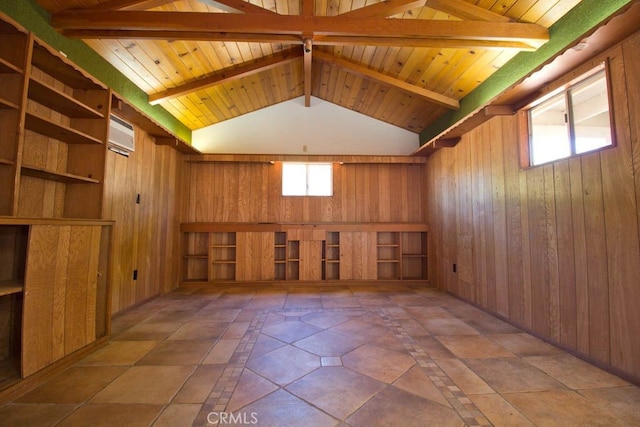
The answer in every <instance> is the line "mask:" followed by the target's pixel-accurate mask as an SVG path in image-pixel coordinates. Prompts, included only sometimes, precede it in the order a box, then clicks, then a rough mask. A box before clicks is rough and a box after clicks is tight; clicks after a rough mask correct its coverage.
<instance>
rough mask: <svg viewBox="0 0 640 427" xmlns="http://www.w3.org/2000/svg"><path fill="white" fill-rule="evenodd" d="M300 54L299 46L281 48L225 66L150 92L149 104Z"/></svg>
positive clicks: (236, 77)
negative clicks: (186, 81) (236, 64)
mask: <svg viewBox="0 0 640 427" xmlns="http://www.w3.org/2000/svg"><path fill="white" fill-rule="evenodd" d="M301 56H302V49H300V48H299V47H297V48H292V49H288V50H283V51H282V52H278V53H275V54H273V55H269V56H265V57H263V58H260V59H257V60H255V61H252V62H248V63H245V64H242V65H239V66H235V67H229V68H225V69H223V70H220V71H218V72H217V73H215V74H213V75H210V76H208V77H204V78H202V79H198V80H194V81H191V82H189V83H185V84H183V85H180V86H176V87H174V88H171V89H168V90H165V91H163V92H158V93H155V94H151V95H149V103H150V104H151V105H156V104H160V103H162V102H164V101H167V100H169V99H173V98H177V97H179V96H183V95H187V94H189V93H193V92H196V91H198V90H202V89H206V88H209V87H212V86H216V85H220V84H223V83H228V82H231V81H234V80H238V79H241V78H243V77H247V76H250V75H253V74H256V73H259V72H261V71H266V70H269V69H271V68H274V67H277V66H280V65H283V64H286V63H289V62H291V61H293V60H295V59H297V58H299V57H301Z"/></svg>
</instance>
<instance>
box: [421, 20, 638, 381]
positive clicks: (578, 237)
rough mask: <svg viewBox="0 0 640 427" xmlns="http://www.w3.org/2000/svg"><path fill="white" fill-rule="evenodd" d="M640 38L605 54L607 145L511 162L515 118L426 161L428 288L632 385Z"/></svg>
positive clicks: (515, 152) (491, 124)
mask: <svg viewBox="0 0 640 427" xmlns="http://www.w3.org/2000/svg"><path fill="white" fill-rule="evenodd" d="M638 49H640V33H638V34H636V35H635V36H634V37H632V38H631V39H628V40H626V41H624V42H623V43H621V44H619V45H618V46H616V47H614V48H613V49H611V50H609V51H608V52H606V53H604V54H603V55H602V56H601V57H600V58H597V59H596V60H594V61H593V64H595V63H596V62H597V61H599V60H602V59H603V58H605V57H606V58H608V60H609V61H610V71H611V77H612V78H611V88H612V90H613V96H612V99H613V111H614V116H615V123H614V127H615V134H616V142H617V146H615V147H613V148H609V149H605V150H602V151H599V152H595V153H591V154H586V155H582V156H580V157H576V158H572V159H569V160H560V161H556V162H553V163H550V164H547V165H543V166H539V167H533V168H529V169H521V168H520V167H519V158H518V156H519V122H518V117H517V116H505V117H495V118H493V119H491V120H490V121H488V122H486V123H484V124H483V125H481V126H479V127H478V128H476V129H474V130H472V131H470V132H468V133H467V134H465V135H464V136H463V137H462V139H461V141H460V143H459V144H458V145H457V146H456V147H454V148H447V149H442V150H439V151H438V152H436V153H435V154H433V155H432V156H431V157H429V159H428V161H427V171H428V173H427V178H426V182H427V183H426V187H427V189H426V193H427V194H429V201H428V203H427V204H426V205H425V206H426V207H427V209H428V217H429V221H428V223H429V227H430V230H431V232H430V239H431V241H430V249H429V250H430V254H431V257H430V268H431V278H432V281H433V282H434V283H435V284H437V285H438V286H439V287H440V288H442V289H445V290H447V291H449V292H451V293H453V294H455V295H459V296H460V297H462V298H465V299H467V300H469V301H471V302H473V303H475V304H477V305H479V306H481V307H483V308H484V309H486V310H487V311H489V312H493V313H496V314H498V315H500V316H503V317H505V318H507V319H509V320H510V321H512V322H513V323H515V324H517V325H520V326H522V327H523V328H525V329H528V330H530V331H533V332H534V333H536V334H538V335H540V336H542V337H545V338H546V339H548V340H551V341H553V342H556V343H559V344H561V345H562V346H564V347H566V348H568V349H570V350H573V351H576V352H578V353H580V354H582V355H583V356H585V357H588V358H590V359H591V360H594V361H597V362H600V363H602V364H605V365H609V366H610V367H611V368H613V369H614V370H617V371H618V372H619V373H624V374H626V375H629V376H630V377H633V378H635V379H636V380H638V379H640V341H639V340H638V339H637V337H638V335H639V334H640V311H639V310H638V309H637V308H638V307H640V287H639V286H638V284H639V283H640V236H639V230H640V209H639V206H640V169H639V165H640V139H639V135H640V122H638V120H635V119H634V118H635V117H638V116H639V115H640V107H639V105H640V87H639V86H638V83H637V79H636V78H635V76H636V75H638V74H639V73H640V57H638V55H637V52H638Z"/></svg>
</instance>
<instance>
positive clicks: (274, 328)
mask: <svg viewBox="0 0 640 427" xmlns="http://www.w3.org/2000/svg"><path fill="white" fill-rule="evenodd" d="M321 330H322V329H321V328H318V327H317V326H313V325H309V324H308V323H305V322H281V323H276V324H273V325H267V326H264V327H263V328H262V333H263V334H266V335H269V336H271V337H273V338H276V339H278V340H280V341H284V342H286V343H292V342H294V341H298V340H300V339H302V338H305V337H308V336H309V335H312V334H315V333H316V332H320V331H321Z"/></svg>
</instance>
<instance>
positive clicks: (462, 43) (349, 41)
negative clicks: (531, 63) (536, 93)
mask: <svg viewBox="0 0 640 427" xmlns="http://www.w3.org/2000/svg"><path fill="white" fill-rule="evenodd" d="M313 44H315V45H316V46H402V47H427V48H442V49H444V48H449V49H487V50H490V49H499V50H505V49H514V50H517V51H525V52H533V51H535V50H536V49H537V47H534V46H533V45H532V44H529V43H524V42H520V41H497V40H460V39H435V38H414V37H357V36H355V37H349V36H325V37H322V38H317V37H316V38H314V39H313Z"/></svg>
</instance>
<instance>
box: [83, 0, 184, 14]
mask: <svg viewBox="0 0 640 427" xmlns="http://www.w3.org/2000/svg"><path fill="white" fill-rule="evenodd" d="M173 2H175V0H109V1H106V2H104V3H98V4H96V5H93V6H89V7H85V8H83V9H82V10H96V11H97V10H147V9H151V8H153V7H160V6H164V5H167V4H170V3H173ZM76 10H77V9H76Z"/></svg>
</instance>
